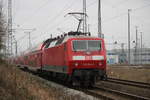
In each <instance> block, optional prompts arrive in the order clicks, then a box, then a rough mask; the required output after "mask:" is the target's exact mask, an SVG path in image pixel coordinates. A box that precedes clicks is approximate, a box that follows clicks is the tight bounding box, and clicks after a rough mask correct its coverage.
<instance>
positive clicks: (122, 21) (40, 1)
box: [0, 0, 150, 51]
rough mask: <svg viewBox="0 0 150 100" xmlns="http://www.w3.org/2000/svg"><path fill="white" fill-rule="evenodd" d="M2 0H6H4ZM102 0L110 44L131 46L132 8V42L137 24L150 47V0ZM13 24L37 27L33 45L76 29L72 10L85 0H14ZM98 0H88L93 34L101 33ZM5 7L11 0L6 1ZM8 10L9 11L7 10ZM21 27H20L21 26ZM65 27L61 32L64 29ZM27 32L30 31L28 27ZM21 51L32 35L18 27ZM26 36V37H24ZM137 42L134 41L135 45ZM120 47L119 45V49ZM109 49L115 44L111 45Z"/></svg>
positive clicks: (103, 25)
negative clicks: (70, 13) (129, 30)
mask: <svg viewBox="0 0 150 100" xmlns="http://www.w3.org/2000/svg"><path fill="white" fill-rule="evenodd" d="M0 1H2V0H0ZM101 1H102V33H103V34H104V35H105V41H106V43H114V41H117V42H118V43H126V46H127V36H128V35H127V34H128V30H127V29H128V28H127V11H128V9H132V11H131V41H134V40H135V26H138V32H139V38H140V32H143V45H144V47H148V48H150V39H149V38H150V33H149V32H150V28H149V26H150V19H149V18H150V0H101ZM12 2H13V27H14V28H16V29H19V28H22V29H34V28H36V30H35V31H33V32H32V33H31V38H32V41H31V42H32V45H33V46H34V45H35V44H37V43H39V42H41V41H43V40H44V39H46V38H48V37H50V34H52V35H53V36H57V35H59V34H61V31H64V32H68V31H71V30H72V31H73V30H76V28H77V24H78V22H77V21H76V19H75V18H73V17H71V16H66V17H64V16H65V15H66V14H67V13H69V12H77V11H82V2H83V0H12ZM97 3H98V0H87V14H88V24H90V32H91V34H92V35H93V36H97V5H98V4H97ZM3 4H4V9H6V7H7V0H3ZM6 11H7V10H5V12H6ZM18 26H19V27H18ZM60 30H61V31H60ZM26 31H27V30H26ZM15 36H16V38H17V40H18V42H19V48H20V51H23V50H25V49H27V48H28V35H27V33H24V31H21V30H16V32H15ZM23 36H25V37H24V38H22V37H23ZM134 45H135V44H133V43H131V47H133V46H134ZM119 47H120V46H119V45H118V48H119ZM108 48H109V49H111V48H114V46H112V45H109V46H108Z"/></svg>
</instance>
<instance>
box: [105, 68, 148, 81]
mask: <svg viewBox="0 0 150 100" xmlns="http://www.w3.org/2000/svg"><path fill="white" fill-rule="evenodd" d="M107 73H108V76H109V77H114V78H120V79H127V80H133V81H140V82H147V83H150V67H134V66H117V67H116V66H108V69H107Z"/></svg>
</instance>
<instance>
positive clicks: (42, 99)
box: [0, 64, 94, 100]
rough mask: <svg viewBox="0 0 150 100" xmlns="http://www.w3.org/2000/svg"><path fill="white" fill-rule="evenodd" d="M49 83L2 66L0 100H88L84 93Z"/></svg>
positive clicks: (0, 66)
mask: <svg viewBox="0 0 150 100" xmlns="http://www.w3.org/2000/svg"><path fill="white" fill-rule="evenodd" d="M49 83H50V82H48V81H46V80H43V79H41V78H39V77H37V76H33V75H31V74H29V73H26V72H23V71H21V70H19V69H17V68H16V67H14V66H10V65H6V64H0V100H88V98H87V96H85V97H84V96H83V94H82V93H77V92H76V91H71V90H70V89H67V88H64V87H57V86H55V87H54V86H52V84H49ZM56 87H57V88H56ZM72 92H73V93H72ZM92 99H93V98H92ZM93 100H94V99H93Z"/></svg>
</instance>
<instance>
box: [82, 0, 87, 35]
mask: <svg viewBox="0 0 150 100" xmlns="http://www.w3.org/2000/svg"><path fill="white" fill-rule="evenodd" d="M83 13H84V15H83V33H86V32H87V19H86V18H87V15H86V0H83Z"/></svg>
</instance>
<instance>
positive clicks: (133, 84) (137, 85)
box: [107, 78, 150, 89]
mask: <svg viewBox="0 0 150 100" xmlns="http://www.w3.org/2000/svg"><path fill="white" fill-rule="evenodd" d="M107 81H108V82H113V83H118V84H123V85H130V86H136V87H140V88H149V89H150V84H149V83H144V82H137V81H130V80H122V79H116V78H108V79H107Z"/></svg>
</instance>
